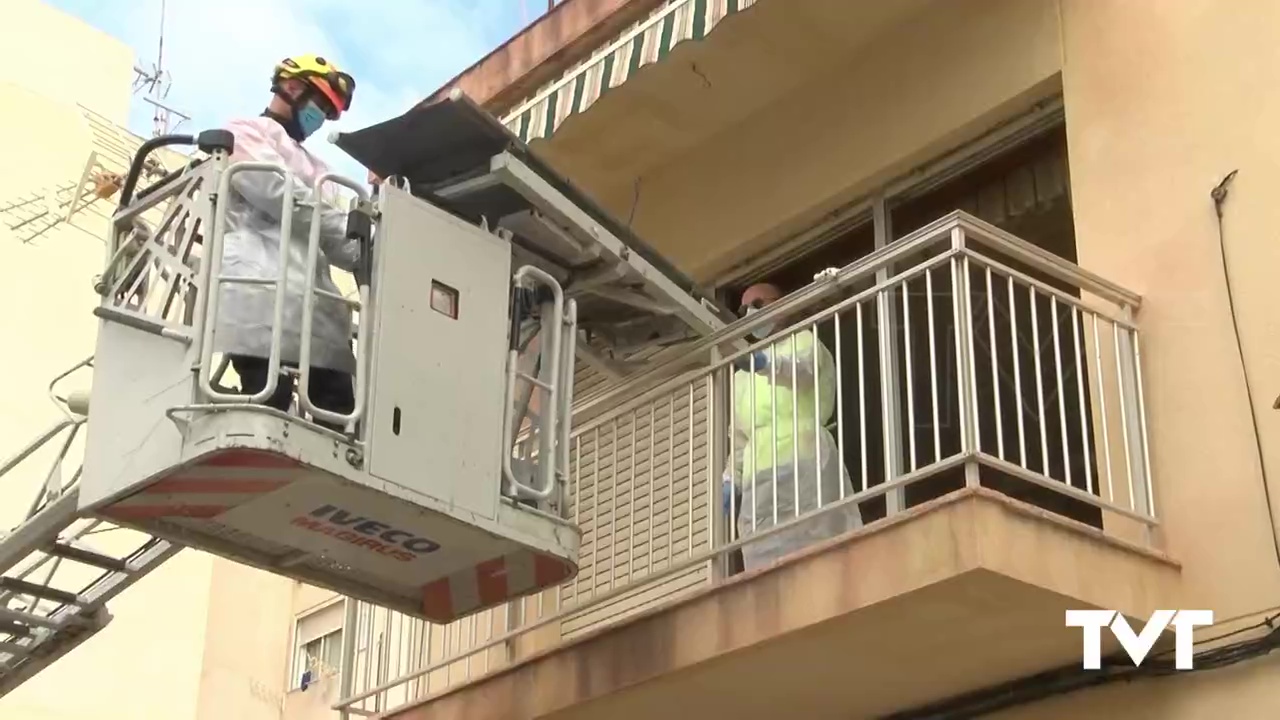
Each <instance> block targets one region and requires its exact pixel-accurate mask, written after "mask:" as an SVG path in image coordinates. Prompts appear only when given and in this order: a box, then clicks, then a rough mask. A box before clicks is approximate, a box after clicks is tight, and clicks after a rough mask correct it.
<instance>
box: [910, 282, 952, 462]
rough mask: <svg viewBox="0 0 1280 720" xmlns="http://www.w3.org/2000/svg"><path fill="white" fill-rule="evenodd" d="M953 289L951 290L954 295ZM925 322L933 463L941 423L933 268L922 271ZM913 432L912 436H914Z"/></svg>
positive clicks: (938, 449) (936, 458)
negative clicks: (926, 324) (927, 346)
mask: <svg viewBox="0 0 1280 720" xmlns="http://www.w3.org/2000/svg"><path fill="white" fill-rule="evenodd" d="M954 290H955V288H952V291H953V293H954ZM924 294H925V308H926V311H927V312H926V314H925V317H926V322H928V323H929V401H930V408H931V410H932V413H933V461H934V462H942V428H941V425H942V423H941V422H940V418H939V407H938V341H937V337H936V336H937V333H936V332H935V329H936V327H937V325H936V324H935V323H934V315H933V268H929V269H927V270H925V271H924ZM914 434H915V433H914V432H913V433H912V435H913V436H914Z"/></svg>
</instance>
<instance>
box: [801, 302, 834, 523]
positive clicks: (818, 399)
mask: <svg viewBox="0 0 1280 720" xmlns="http://www.w3.org/2000/svg"><path fill="white" fill-rule="evenodd" d="M836 317H837V321H838V318H839V315H837V316H836ZM809 331H810V332H811V333H813V347H812V354H813V457H814V463H815V464H816V465H817V472H816V473H815V475H816V477H815V481H814V482H815V484H816V485H817V490H818V505H817V506H818V507H822V433H823V431H824V429H825V428H823V427H822V415H821V413H819V412H818V411H819V410H820V409H821V407H822V393H821V392H820V391H819V390H818V368H819V365H820V364H821V363H819V362H818V356H819V353H818V343H819V342H821V341H820V340H819V339H818V323H816V322H815V323H812V324H810V326H809ZM792 402H793V403H794V402H795V399H794V398H792ZM837 467H844V458H841V459H840V463H839V465H838V466H837ZM836 472H837V474H838V473H839V472H840V471H839V470H837V471H836ZM837 484H838V485H840V486H842V487H843V486H844V483H842V482H839V481H838V480H837Z"/></svg>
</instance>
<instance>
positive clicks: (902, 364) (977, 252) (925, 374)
mask: <svg viewBox="0 0 1280 720" xmlns="http://www.w3.org/2000/svg"><path fill="white" fill-rule="evenodd" d="M1139 303H1140V299H1139V298H1138V297H1137V296H1136V295H1134V294H1133V293H1131V292H1129V291H1127V290H1124V289H1123V288H1120V287H1117V286H1115V285H1114V284H1112V283H1109V282H1107V281H1106V280H1104V279H1102V278H1099V277H1097V276H1096V275H1093V274H1091V273H1089V272H1087V271H1085V270H1083V269H1081V268H1079V267H1077V266H1075V265H1073V264H1071V263H1068V262H1066V261H1064V260H1061V259H1059V258H1057V257H1056V256H1053V255H1051V254H1049V253H1048V252H1046V251H1044V250H1041V249H1039V248H1037V247H1035V246H1033V245H1031V244H1030V243H1028V242H1025V241H1023V240H1021V239H1019V238H1017V237H1014V236H1012V235H1009V234H1008V233H1006V232H1004V231H1001V230H999V229H997V228H995V227H994V226H991V225H989V224H987V223H984V222H982V221H980V220H977V219H975V218H973V217H971V216H969V215H966V214H964V213H961V212H956V213H952V214H950V215H948V216H946V217H944V218H942V219H940V220H938V221H936V222H934V223H932V224H929V225H927V226H926V227H924V228H921V229H920V230H918V231H916V232H914V233H912V234H911V235H909V236H907V237H906V238H904V239H902V240H901V241H898V242H894V243H892V244H890V245H889V246H887V247H885V248H883V249H881V250H879V251H877V252H875V253H874V254H872V255H870V256H867V257H865V258H863V259H862V260H859V261H857V262H855V263H853V264H851V265H849V266H847V267H845V268H843V269H839V270H832V271H829V272H827V273H825V274H823V275H822V276H820V277H819V278H817V279H816V280H815V281H814V283H813V284H811V285H809V286H807V287H806V288H804V289H802V290H799V291H797V292H795V293H793V294H792V295H790V296H788V297H786V298H784V299H783V300H780V301H779V302H777V303H774V304H773V305H770V306H768V308H767V309H766V310H764V311H762V312H760V313H757V314H756V315H753V316H751V317H750V318H748V319H745V320H741V321H738V322H736V323H734V324H733V325H732V326H730V327H728V328H726V329H725V330H724V331H723V332H722V333H720V334H719V335H717V336H714V337H712V338H709V339H707V340H705V341H700V344H699V345H698V346H697V347H693V348H691V349H690V350H689V351H688V353H687V354H686V355H685V356H683V357H680V358H673V359H672V360H670V361H667V362H666V363H664V364H663V365H659V366H657V367H654V368H653V369H652V370H651V371H649V372H648V373H646V374H645V375H643V376H640V377H636V378H631V379H628V380H627V381H625V382H624V383H622V384H620V385H616V386H613V387H607V388H604V389H602V390H598V391H596V392H594V393H593V395H592V396H591V397H582V398H581V401H580V402H579V404H578V405H577V407H576V413H575V419H576V426H575V429H574V434H573V438H572V443H573V446H572V452H571V455H572V459H573V464H572V468H571V471H570V473H569V478H568V482H569V487H570V492H571V497H572V513H573V517H574V519H575V521H576V522H577V523H578V524H579V525H580V526H581V527H582V529H583V532H584V537H583V545H582V563H581V564H582V571H581V573H580V574H579V575H578V577H576V578H575V579H574V580H573V581H572V582H570V583H568V584H566V585H564V586H562V587H560V588H558V589H557V590H556V591H554V592H547V593H544V594H542V595H539V596H533V597H528V598H525V599H524V600H522V601H520V602H518V603H514V604H512V605H511V606H509V607H504V608H499V609H496V610H493V611H488V612H485V613H481V614H479V615H476V616H473V617H470V618H466V619H464V620H462V621H460V622H458V623H455V624H453V625H450V626H447V627H433V626H430V625H426V624H423V623H420V622H418V621H413V620H409V619H407V618H403V617H400V616H397V615H395V614H394V613H387V612H386V611H383V610H381V609H378V608H373V607H369V606H364V605H360V606H359V607H358V609H357V610H356V611H354V612H353V614H352V615H351V616H349V620H350V621H351V622H354V623H355V626H356V628H357V631H358V632H357V634H358V637H359V638H361V639H359V640H357V641H356V642H355V644H354V648H353V649H352V652H350V653H348V655H347V657H346V659H345V660H344V665H343V677H344V683H343V693H342V694H343V695H344V696H345V699H344V700H343V701H342V702H341V703H339V706H340V707H341V708H342V709H344V710H345V711H347V712H348V713H350V714H353V715H371V714H375V713H383V714H385V716H386V717H394V718H403V719H405V720H410V719H416V718H427V717H455V716H457V717H468V718H473V717H474V718H485V717H494V718H499V717H500V718H517V717H518V718H533V717H546V718H576V717H588V716H590V717H618V718H629V717H636V718H641V717H643V718H648V717H654V716H659V715H661V714H670V713H673V712H677V711H690V712H708V713H715V714H716V715H717V716H733V717H747V718H750V717H762V718H763V717H776V716H777V715H779V714H781V713H787V714H790V715H794V716H797V717H813V718H827V717H830V718H853V717H877V716H882V715H885V714H888V713H892V712H897V711H902V710H906V709H909V708H912V707H916V706H919V705H922V704H925V703H929V702H933V701H937V700H940V699H944V698H946V697H950V696H953V695H956V694H958V693H963V692H967V691H973V690H976V689H980V688H984V687H988V686H992V685H995V684H998V683H1001V682H1006V681H1009V680H1013V679H1015V678H1018V677H1021V676H1025V675H1029V674H1032V673H1035V672H1039V671H1043V670H1045V669H1049V668H1054V667H1058V666H1063V665H1069V664H1073V663H1077V662H1079V658H1080V643H1081V640H1080V635H1079V631H1078V630H1077V629H1073V628H1066V627H1064V622H1063V617H1064V611H1065V610H1066V609H1069V608H1089V607H1096V608H1109V609H1115V610H1119V611H1120V612H1122V613H1124V614H1126V615H1128V616H1130V617H1131V618H1138V619H1141V620H1143V621H1145V619H1146V617H1148V616H1149V614H1150V613H1151V611H1152V610H1154V609H1156V608H1158V607H1164V606H1169V605H1170V604H1171V602H1172V601H1173V600H1174V599H1176V597H1177V592H1178V589H1179V586H1178V581H1179V567H1178V565H1177V564H1176V562H1174V561H1173V560H1171V559H1169V558H1168V557H1166V556H1165V555H1164V554H1163V553H1162V552H1161V539H1160V532H1159V523H1158V520H1157V515H1156V512H1155V504H1154V497H1155V493H1154V492H1153V488H1152V484H1151V477H1150V464H1149V461H1148V450H1147V446H1146V425H1147V420H1146V414H1145V410H1144V399H1143V394H1142V369H1141V368H1142V363H1141V354H1140V342H1139V340H1140V332H1139V328H1138V326H1137V324H1136V319H1135V318H1136V315H1135V313H1136V311H1137V309H1138V306H1139ZM766 323H774V324H776V327H778V330H777V331H776V332H774V333H773V334H772V335H770V336H768V337H767V338H765V339H764V340H762V341H758V342H757V341H754V340H753V342H754V344H753V345H752V346H751V347H750V348H749V349H748V350H746V351H742V352H737V353H734V354H725V355H723V356H721V355H720V354H719V353H720V349H721V348H726V347H728V344H729V343H730V342H731V341H733V340H736V339H740V338H743V337H745V336H746V335H747V333H749V332H750V331H752V330H754V329H756V328H758V327H760V326H762V325H763V324H766ZM815 336H816V337H817V338H818V339H819V340H820V342H821V345H822V347H824V348H826V352H828V353H829V355H830V357H829V358H828V359H825V360H824V359H822V354H823V352H822V351H821V350H817V351H815V352H813V353H809V354H806V353H807V352H808V351H807V350H806V349H805V348H806V344H807V343H810V342H811V339H812V338H813V337H815ZM807 347H810V348H812V347H813V346H812V345H811V344H810V345H807ZM767 348H773V350H772V354H771V357H773V358H774V359H775V361H774V362H772V363H771V364H770V368H769V369H768V370H767V371H764V370H761V372H759V373H757V374H756V375H755V378H756V380H755V382H752V381H751V378H752V375H751V374H750V373H751V371H752V370H753V366H752V363H753V362H754V361H752V360H751V359H750V358H751V357H752V356H753V354H754V352H755V351H756V350H760V349H767ZM788 348H794V349H793V350H791V351H788ZM788 352H789V354H788ZM785 357H793V358H796V359H797V362H795V363H792V364H791V365H790V366H789V368H790V369H787V368H788V366H786V365H784V364H783V363H781V362H780V361H777V359H778V358H785ZM806 357H814V358H817V359H816V360H814V361H808V360H805V358H806ZM744 359H745V361H746V368H745V370H741V369H736V368H739V367H741V366H742V365H743V361H744ZM690 362H698V363H700V366H699V367H696V368H695V369H693V370H687V371H680V372H678V373H677V374H674V375H673V374H672V372H671V369H672V368H674V367H687V366H688V363H690ZM779 368H784V369H783V370H781V371H780V370H779ZM780 373H781V374H780ZM765 376H767V377H768V382H767V384H766V383H763V380H762V379H761V378H763V377H765ZM806 383H811V384H812V385H811V387H813V388H814V392H813V393H812V394H811V395H809V397H816V398H818V401H817V402H809V403H806V402H805V401H804V400H803V396H804V395H805V394H806V393H805V392H802V391H804V390H805V388H806V385H805V384H806ZM753 388H755V391H756V392H759V391H761V388H770V390H769V392H771V393H776V394H775V395H774V396H773V397H774V398H775V401H774V402H776V407H778V408H779V409H784V410H786V413H773V412H762V413H760V415H757V414H756V411H755V410H753V409H752V408H760V407H762V406H761V405H760V404H759V403H758V402H750V401H746V398H747V397H748V396H749V394H750V393H751V392H753V390H752V389H753ZM792 397H794V398H796V402H795V403H790V402H789V399H790V398H792ZM776 398H782V399H776ZM763 407H764V408H765V410H766V411H767V409H768V405H767V404H766V405H765V406H763ZM730 408H734V411H733V412H731V411H730ZM744 408H745V409H744ZM795 408H800V409H799V410H797V409H795ZM787 413H789V414H790V416H789V417H787ZM809 413H813V415H812V416H810V415H809ZM788 425H790V428H789V429H790V431H791V432H790V433H788V432H787V430H788V427H787V426H788ZM744 428H755V437H757V438H760V437H761V432H764V433H766V437H767V436H768V435H769V434H771V433H778V434H779V436H780V437H783V438H787V437H790V438H795V439H796V440H797V442H795V443H785V444H784V443H783V442H781V441H779V442H778V443H773V442H772V441H769V442H768V443H761V442H759V440H757V442H756V445H755V447H756V448H764V447H767V448H769V450H768V452H767V453H765V454H766V455H769V454H772V455H774V456H775V457H772V458H764V459H762V458H761V455H760V453H759V452H750V451H744V447H745V445H746V442H745V440H744V439H745V438H748V437H750V436H751V433H750V432H747V431H745V430H744ZM819 428H821V429H819ZM810 443H812V445H810ZM809 447H812V448H813V451H812V452H811V451H809V449H808V448H809ZM778 448H783V449H782V450H779V449H778ZM779 454H781V455H784V456H785V455H787V454H790V455H791V456H792V457H791V462H790V463H788V462H787V458H785V457H783V458H777V457H776V456H777V455H779ZM749 458H754V459H749ZM805 458H815V460H813V461H812V462H808V463H807V464H806V462H805ZM818 458H820V459H818ZM751 463H755V466H754V467H756V468H761V469H758V470H754V471H752V470H750V469H748V468H750V467H751ZM841 465H843V469H841ZM766 468H767V469H766ZM790 468H798V470H797V471H796V472H788V470H789V469H790ZM726 478H728V479H730V480H731V481H732V482H731V484H730V485H728V487H729V488H731V490H730V491H726V483H725V480H726ZM769 488H774V489H775V491H774V492H769ZM735 490H736V491H735ZM753 498H754V499H753ZM921 677H927V678H929V680H930V681H929V682H928V683H921V682H919V679H920V678H921ZM748 679H750V680H748Z"/></svg>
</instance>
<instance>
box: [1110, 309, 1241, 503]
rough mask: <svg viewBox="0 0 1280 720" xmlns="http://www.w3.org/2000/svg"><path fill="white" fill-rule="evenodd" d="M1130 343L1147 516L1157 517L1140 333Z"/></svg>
mask: <svg viewBox="0 0 1280 720" xmlns="http://www.w3.org/2000/svg"><path fill="white" fill-rule="evenodd" d="M1129 335H1130V338H1131V340H1130V342H1132V344H1133V373H1134V378H1133V385H1134V392H1135V393H1136V394H1137V396H1138V429H1139V436H1138V441H1139V442H1141V443H1142V470H1143V472H1142V478H1143V481H1144V483H1145V484H1146V491H1147V515H1148V516H1149V517H1155V516H1156V498H1155V492H1154V491H1153V486H1152V483H1151V449H1150V441H1149V440H1148V438H1147V403H1146V399H1145V397H1144V396H1143V394H1142V351H1141V349H1139V347H1138V331H1137V330H1129ZM1250 402H1252V400H1250Z"/></svg>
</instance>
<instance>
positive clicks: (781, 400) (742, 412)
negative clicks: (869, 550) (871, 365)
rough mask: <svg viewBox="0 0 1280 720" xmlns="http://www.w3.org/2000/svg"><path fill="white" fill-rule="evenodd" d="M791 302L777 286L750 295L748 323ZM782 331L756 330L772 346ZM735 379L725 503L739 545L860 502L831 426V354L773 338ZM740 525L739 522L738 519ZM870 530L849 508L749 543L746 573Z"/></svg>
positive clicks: (813, 344)
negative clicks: (779, 302)
mask: <svg viewBox="0 0 1280 720" xmlns="http://www.w3.org/2000/svg"><path fill="white" fill-rule="evenodd" d="M781 297H782V291H781V290H780V289H779V288H777V287H776V286H774V285H771V284H768V283H761V284H758V285H753V286H751V287H749V288H747V290H746V291H745V292H743V294H742V306H741V308H740V309H739V314H741V315H743V316H748V315H751V314H753V313H755V312H758V311H759V310H761V309H762V308H764V307H766V306H768V305H769V304H771V303H773V302H775V301H776V300H778V299H779V298H781ZM776 326H777V323H776V322H775V323H770V324H766V325H764V326H759V327H756V328H755V329H754V330H753V331H752V333H751V334H752V337H753V339H755V340H765V339H768V338H769V337H770V335H771V334H772V333H773V332H774V331H775V329H776ZM735 370H736V371H735V372H734V376H733V409H734V438H733V453H732V456H731V458H730V462H729V466H728V467H727V468H726V472H725V475H726V477H725V502H726V505H728V508H727V511H728V513H729V517H730V518H731V519H732V520H733V521H735V522H736V526H737V530H738V537H740V538H746V537H748V536H750V535H752V534H755V533H760V532H762V531H764V530H766V529H767V528H771V527H774V526H775V525H780V524H783V523H786V522H787V521H789V520H792V519H794V518H797V517H800V516H801V515H805V514H807V513H810V512H812V511H814V510H816V509H818V508H819V507H826V506H827V505H830V504H831V503H833V502H836V501H838V500H840V499H842V498H844V497H848V496H849V495H850V494H852V487H851V483H850V481H849V474H848V471H847V470H846V469H845V466H844V462H843V460H842V459H841V458H840V456H839V451H838V448H837V444H836V442H835V440H834V439H833V438H832V435H831V431H830V430H828V429H827V427H826V424H827V422H828V421H829V420H830V419H831V416H832V413H833V412H834V410H835V404H836V391H835V386H836V372H837V371H838V369H837V368H836V364H835V361H834V360H833V359H832V357H831V352H830V351H829V350H827V348H826V347H824V346H823V344H822V342H821V341H820V340H819V339H818V338H817V337H816V336H815V335H814V333H813V332H812V330H810V329H807V328H805V329H801V330H797V331H796V332H795V333H793V334H790V335H783V336H781V337H778V338H774V340H773V343H772V344H770V345H768V346H765V347H762V348H759V349H757V350H755V351H753V352H752V353H749V354H747V355H744V356H743V357H741V358H740V359H739V360H738V361H737V362H736V363H735ZM735 516H736V518H735ZM861 526H862V520H861V517H860V515H859V513H858V507H857V505H856V504H853V503H850V504H846V505H845V506H844V507H841V508H840V509H839V510H833V511H831V512H828V513H824V514H823V515H821V516H818V517H815V518H809V519H807V520H801V521H800V522H799V523H797V524H796V526H795V527H792V528H790V529H787V530H783V531H779V532H778V533H775V534H773V535H771V536H769V537H767V538H763V539H761V540H759V541H756V542H751V543H748V544H747V545H746V546H745V547H744V548H743V550H742V559H743V566H744V569H745V570H752V569H755V568H759V567H763V566H766V565H769V564H771V563H773V562H775V561H776V560H778V559H779V558H781V557H783V556H785V555H788V554H790V553H792V552H794V551H796V550H799V549H800V548H802V547H805V546H807V545H810V544H812V543H814V542H817V541H820V540H824V539H827V538H832V537H836V536H838V535H841V534H843V533H845V532H847V531H849V530H853V529H855V528H858V527H861Z"/></svg>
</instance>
